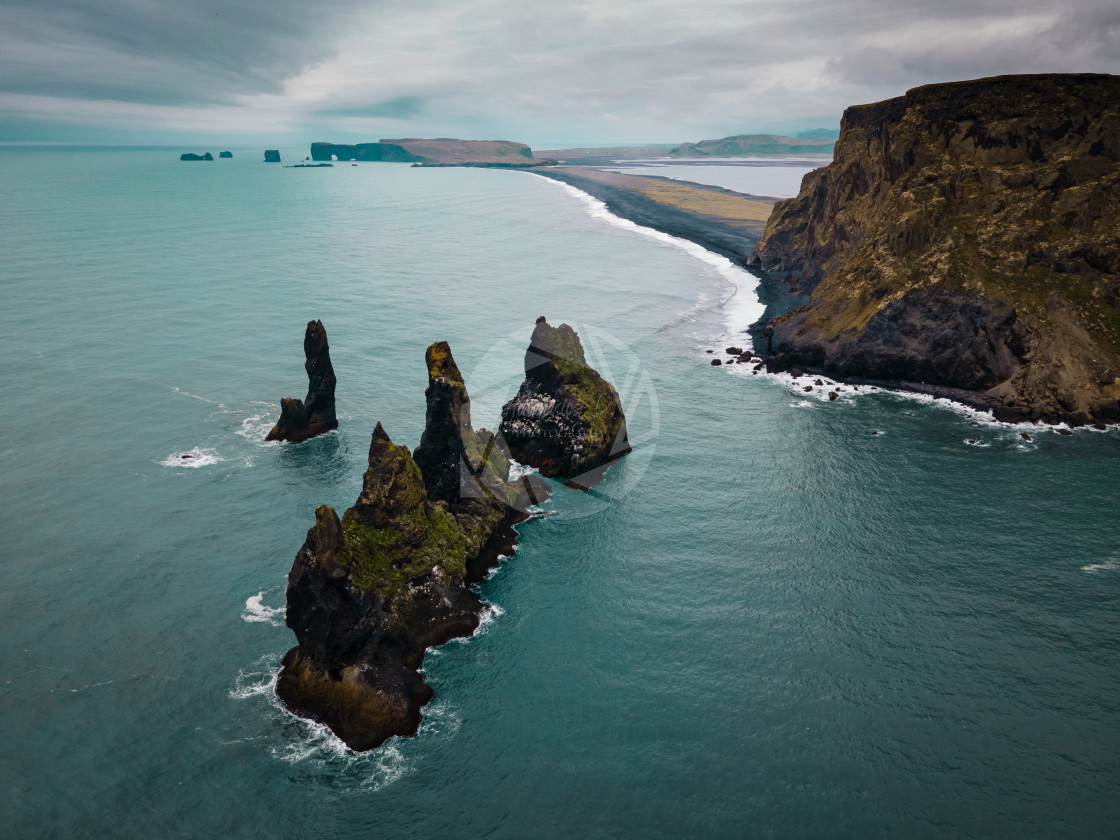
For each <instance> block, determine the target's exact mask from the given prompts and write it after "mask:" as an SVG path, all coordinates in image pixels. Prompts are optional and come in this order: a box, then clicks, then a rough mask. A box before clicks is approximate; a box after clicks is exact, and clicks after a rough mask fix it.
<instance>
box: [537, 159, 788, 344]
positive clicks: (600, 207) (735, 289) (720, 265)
mask: <svg viewBox="0 0 1120 840" xmlns="http://www.w3.org/2000/svg"><path fill="white" fill-rule="evenodd" d="M527 174H529V175H533V176H535V177H537V178H543V179H544V180H545V181H548V182H549V183H551V184H555V185H557V186H559V187H560V188H561V189H563V190H564V191H565V192H566V193H568V195H571V196H573V197H575V198H578V199H579V200H580V201H582V202H583V203H584V205H586V208H587V212H588V215H590V216H591V217H592V218H595V219H602V220H603V221H605V222H606V223H607V224H609V225H612V226H613V227H616V228H621V229H622V230H628V231H631V232H632V233H638V234H641V235H642V236H647V237H649V238H650V239H656V240H657V241H658V242H664V243H666V244H668V245H672V246H674V247H676V248H680V249H681V250H682V251H684V252H685V253H687V254H688V255H689V256H691V257H695V258H696V259H698V260H700V261H701V262H703V263H706V264H707V265H709V266H711V267H712V268H714V269H715V270H716V271H717V272H718V273H719V275H720V276H721V277H723V279H724V280H726V281H727V282H728V283H730V284H731V286H732V290H731V294H730V295H728V296H727V298H726V300H724V301H723V302H722V303H720V305H719V308H720V309H722V310H724V313H725V317H727V319H728V320H729V321H730V320H731V318H732V317H734V319H735V321H737V322H739V323H741V324H742V325H743V326H742V327H741V329H743V330H745V329H746V328H747V327H749V326H750V325H751V324H753V323H755V322H756V321H757V320H759V319H760V318H761V317H762V315H763V313H764V312H765V311H766V307H765V306H764V305H763V304H762V301H761V300H759V298H758V284H759V278H757V277H755V276H754V275H753V274H751V273H750V272H749V271H747V270H746V269H744V268H740V267H739V266H737V265H735V263H733V262H732V261H731V260H730V259H728V258H727V257H725V256H723V254H717V253H715V252H714V251H709V250H708V249H707V248H705V247H704V246H703V245H699V244H697V243H695V242H693V241H692V240H691V239H684V238H682V237H680V236H673V235H672V234H669V233H665V232H663V231H660V230H657V229H656V228H651V227H646V226H644V225H639V224H638V223H637V222H632V221H630V220H629V219H624V218H622V217H621V216H616V215H615V214H614V213H612V212H611V211H610V210H609V209H608V208H607V205H606V202H604V201H602V200H600V199H598V198H596V197H595V196H593V195H591V194H590V193H588V192H584V191H583V190H581V189H579V187H573V186H572V185H571V184H567V183H565V182H563V181H557V180H556V179H554V178H549V177H548V176H546V175H538V174H537V173H536V172H529V173H527ZM746 292H751V293H753V294H750V295H748V294H745V293H746ZM740 293H744V294H740ZM733 301H734V306H729V305H730V304H731V303H732V302H733ZM729 326H730V325H729ZM738 340H739V342H740V343H742V342H744V341H745V342H747V343H749V342H750V337H749V336H747V335H746V334H745V333H744V334H743V336H742V337H741V338H739V339H738Z"/></svg>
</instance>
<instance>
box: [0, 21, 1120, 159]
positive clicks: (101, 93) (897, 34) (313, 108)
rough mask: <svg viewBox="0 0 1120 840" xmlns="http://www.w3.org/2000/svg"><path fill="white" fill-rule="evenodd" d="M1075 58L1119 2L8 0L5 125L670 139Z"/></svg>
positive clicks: (1096, 64) (1105, 63) (1110, 44)
mask: <svg viewBox="0 0 1120 840" xmlns="http://www.w3.org/2000/svg"><path fill="white" fill-rule="evenodd" d="M1074 70H1077V71H1097V72H1118V71H1120V9H1117V8H1115V4H1114V3H1106V2H1101V0H1073V2H1067V3H1065V4H1061V5H1057V4H1054V3H1052V2H1040V0H969V1H968V2H965V1H964V0H927V1H926V2H916V0H897V2H879V1H878V0H876V2H872V0H845V1H844V2H821V0H788V2H784V3H774V2H772V0H765V1H764V0H734V1H733V2H731V1H730V0H728V1H727V2H725V1H724V0H641V2H638V0H614V2H611V3H609V4H606V3H602V2H582V0H581V1H580V2H572V1H571V0H556V2H550V3H547V4H546V3H539V4H532V3H525V2H524V0H460V2H455V3H452V2H447V0H414V2H410V3H409V4H407V5H405V4H381V5H376V4H371V3H370V2H368V0H365V1H363V0H324V2H321V3H319V4H316V5H315V6H314V8H313V10H309V8H308V6H307V4H305V3H302V2H301V3H297V2H294V0H272V2H268V3H265V2H262V0H249V2H241V3H237V4H236V5H231V4H228V3H225V2H218V0H198V2H192V3H190V4H189V5H188V4H186V3H184V2H182V0H180V2H169V0H101V2H97V3H92V2H89V0H55V2H51V4H50V6H49V7H44V6H42V5H41V0H40V3H32V2H29V0H0V121H2V120H3V118H4V116H5V113H6V115H7V116H8V117H9V118H11V116H12V114H13V113H14V111H15V109H17V107H18V109H19V110H20V112H21V114H23V115H24V116H27V115H31V116H27V118H31V117H33V116H34V114H35V113H36V109H37V108H41V109H42V110H43V112H44V113H48V112H49V117H50V118H51V119H56V120H61V119H64V116H60V111H61V110H64V109H60V108H59V106H58V104H57V101H56V102H55V103H54V104H53V105H51V106H50V107H48V105H47V104H45V103H46V102H47V99H48V98H50V97H54V98H56V99H57V98H59V97H61V98H70V99H73V100H87V101H88V100H111V101H112V102H114V103H126V104H127V103H141V104H150V105H160V106H191V107H194V108H199V107H201V108H203V109H205V108H207V107H220V106H227V107H228V106H230V105H231V104H233V105H235V106H236V107H237V108H241V109H242V110H243V113H242V115H241V119H242V123H243V125H242V127H243V128H246V129H247V130H250V129H251V127H252V124H253V119H254V113H257V112H256V111H254V108H258V107H263V106H262V105H260V103H261V102H264V101H265V100H267V106H268V108H269V114H270V118H271V120H272V122H271V123H270V125H273V126H275V125H276V124H277V120H280V121H286V123H285V124H286V125H288V126H289V128H290V130H291V131H292V132H301V131H313V132H315V133H317V134H322V133H324V132H326V133H332V134H334V135H335V136H338V135H340V134H341V135H346V134H350V135H355V136H356V135H364V136H374V135H376V134H377V133H378V132H380V131H384V132H386V133H392V134H398V135H399V134H402V133H416V134H420V133H444V134H452V133H462V134H470V135H472V136H510V137H517V138H519V139H526V140H529V141H530V142H542V141H551V140H555V141H566V140H570V141H579V140H584V139H585V140H612V139H617V140H649V141H656V140H665V141H670V140H680V139H684V138H693V139H696V138H699V137H701V136H712V135H717V136H718V135H719V134H721V133H730V132H733V131H743V130H751V129H764V128H767V127H773V126H777V125H781V124H786V125H796V124H798V123H799V122H800V123H801V124H808V123H811V122H813V121H814V120H820V119H825V118H829V119H832V120H835V118H836V117H838V116H839V114H840V112H841V111H842V110H843V108H844V107H845V106H846V105H848V104H853V103H856V102H866V101H872V100H875V99H881V98H885V97H887V96H893V95H897V94H899V93H902V92H903V91H904V90H906V89H907V88H909V87H913V86H915V85H919V84H925V83H929V82H935V81H948V80H952V79H962V78H974V77H977V76H982V75H994V74H999V73H1017V72H1045V71H1074ZM286 82H288V83H289V84H288V85H287V86H285V83H286ZM5 95H8V96H7V98H6V99H5ZM12 95H15V96H14V97H13V96H12ZM254 97H256V99H254ZM13 103H15V104H13ZM254 103H256V104H254ZM93 110H94V111H96V110H97V109H93ZM119 110H120V108H117V109H116V110H114V109H113V108H109V107H108V106H106V107H105V108H104V111H105V114H106V116H105V117H104V120H105V124H110V123H111V122H112V120H113V119H114V117H113V116H112V114H113V113H116V112H118V111H119ZM160 113H161V114H162V113H163V112H160ZM153 114H155V112H154V111H153ZM278 115H279V116H278ZM95 118H96V117H91V116H89V115H83V116H82V117H80V119H87V120H91V119H95ZM159 118H163V117H157V116H153V119H159ZM233 118H234V116H231V117H230V119H233ZM76 119H78V118H76Z"/></svg>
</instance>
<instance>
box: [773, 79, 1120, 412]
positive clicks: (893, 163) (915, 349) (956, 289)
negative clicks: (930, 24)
mask: <svg viewBox="0 0 1120 840" xmlns="http://www.w3.org/2000/svg"><path fill="white" fill-rule="evenodd" d="M754 259H755V260H756V262H757V263H758V264H760V265H761V266H762V267H763V268H765V269H767V270H772V271H778V272H781V273H783V274H785V273H787V272H788V273H790V275H791V280H792V281H793V282H797V283H800V285H801V287H802V288H804V289H806V290H812V297H811V299H810V301H809V303H808V304H807V305H805V306H803V307H801V308H799V309H796V310H794V311H792V312H789V313H787V314H785V315H783V316H780V317H778V318H776V319H774V320H773V321H772V322H771V324H770V327H769V333H770V349H771V351H772V352H773V353H778V354H781V355H782V356H783V358H784V359H785V360H786V361H785V363H786V364H792V363H797V364H804V365H811V366H814V367H817V368H822V369H824V370H826V371H828V372H829V373H831V374H834V375H839V376H848V377H866V378H873V379H886V380H894V381H902V382H903V383H904V384H907V385H911V386H915V387H919V388H935V389H936V388H945V389H950V390H949V391H947V394H948V395H950V396H955V397H957V398H960V399H964V400H965V401H967V402H971V403H973V404H975V405H978V406H982V407H989V408H991V409H993V411H994V413H995V415H996V416H997V417H998V418H1000V419H1007V420H1016V419H1029V420H1039V419H1041V420H1046V421H1048V422H1059V421H1066V422H1069V423H1072V424H1081V423H1086V422H1089V421H1091V420H1110V421H1113V420H1115V419H1117V418H1118V417H1120V403H1118V400H1120V383H1118V382H1117V377H1116V371H1120V77H1116V76H1103V75H1043V76H1006V77H1000V78H995V79H981V80H977V81H972V82H959V83H954V84H944V85H930V86H927V87H922V88H917V89H915V90H911V91H909V92H908V93H907V94H906V95H905V96H903V97H899V98H897V99H891V100H888V101H886V102H880V103H876V104H874V105H864V106H857V107H853V108H849V109H848V110H847V111H846V112H845V114H844V120H843V124H842V129H841V135H840V139H839V141H838V142H837V146H836V157H835V160H834V162H833V163H832V164H831V165H829V166H827V167H824V168H822V169H818V170H816V171H814V172H812V173H810V174H809V175H807V176H806V177H805V179H804V181H803V183H802V190H801V193H800V195H798V196H797V197H796V198H793V199H790V200H787V201H783V202H781V203H779V204H777V205H775V207H774V212H773V215H772V216H771V218H770V220H769V222H768V223H767V226H766V233H765V236H764V237H763V239H762V241H761V242H760V243H759V245H758V247H757V249H756V250H755V254H754Z"/></svg>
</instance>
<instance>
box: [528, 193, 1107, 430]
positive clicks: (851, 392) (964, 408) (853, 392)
mask: <svg viewBox="0 0 1120 840" xmlns="http://www.w3.org/2000/svg"><path fill="white" fill-rule="evenodd" d="M527 174H529V175H534V176H535V177H537V178H543V179H544V180H546V181H550V182H551V183H553V184H557V185H559V186H560V187H561V188H563V190H564V191H565V192H567V193H568V194H569V195H572V196H574V197H576V198H578V199H579V200H580V201H582V202H583V203H584V204H585V205H586V206H587V212H588V214H589V215H591V216H592V217H593V218H596V219H602V220H603V221H605V222H607V224H610V225H613V226H614V227H617V228H621V229H623V230H629V231H632V232H634V233H640V234H642V235H643V236H648V237H649V238H651V239H656V240H658V241H659V242H665V243H668V244H670V245H675V246H676V247H678V248H680V249H681V250H682V251H685V252H687V253H688V254H690V255H691V256H693V257H696V258H697V259H698V260H701V261H702V262H705V263H707V264H708V265H710V266H713V267H714V268H715V269H716V270H717V271H718V272H719V273H720V275H721V276H722V277H723V278H724V279H726V280H727V281H728V282H729V283H731V284H732V285H733V286H734V287H735V289H734V291H733V292H732V293H731V295H730V296H729V297H728V298H727V300H725V301H723V303H721V304H720V309H723V310H724V323H725V324H726V325H727V332H725V333H723V334H722V335H720V336H718V337H716V338H715V339H714V343H715V344H717V345H718V346H717V347H713V348H710V349H714V350H715V351H716V352H715V353H714V354H712V355H711V356H710V357H709V358H713V359H720V360H721V361H723V362H724V364H723V369H724V370H725V371H728V372H732V371H733V372H735V373H737V374H739V375H740V376H746V377H747V378H752V379H753V378H754V376H753V374H754V370H753V368H754V365H755V364H757V361H756V360H753V359H752V360H751V363H750V364H749V365H736V364H734V362H733V363H732V364H730V365H729V364H727V363H726V356H725V355H723V350H724V349H725V345H726V346H727V347H732V346H734V347H743V348H745V349H750V350H754V345H753V343H752V341H751V337H750V334H749V333H747V332H746V330H747V328H748V327H750V326H751V324H754V323H756V322H758V321H759V320H760V319H761V318H762V316H763V314H764V313H765V311H766V307H765V306H764V305H763V304H762V301H761V300H759V298H758V284H759V282H760V281H759V278H757V277H755V276H754V275H753V274H751V273H750V272H749V271H747V270H746V269H744V268H740V267H739V266H737V265H735V263H733V262H732V261H731V260H729V259H728V258H727V257H725V256H723V255H722V254H717V253H715V252H713V251H709V250H708V249H707V248H705V247H704V246H702V245H699V244H697V243H695V242H693V241H691V240H689V239H683V238H681V237H679V236H672V235H671V234H668V233H663V232H662V231H659V230H656V229H655V228H650V227H645V226H643V225H639V224H637V223H636V222H632V221H630V220H629V219H624V218H622V217H621V216H616V215H615V214H614V213H612V212H611V211H610V210H609V209H608V208H607V205H606V203H605V202H604V201H601V200H600V199H598V198H596V197H595V196H593V195H591V194H590V193H587V192H584V191H583V190H581V189H579V188H578V187H573V186H572V185H571V184H568V183H565V182H564V181H557V180H556V179H554V178H549V177H548V176H546V175H538V174H537V173H536V172H529V173H527ZM744 278H745V279H744ZM747 290H749V291H751V292H753V293H754V294H753V296H751V297H753V299H749V298H748V296H747V295H739V294H738V293H739V292H741V291H747ZM736 298H738V299H739V300H738V301H737V303H736V305H735V306H733V307H730V308H729V307H728V304H730V303H731V302H732V301H733V300H736ZM699 349H709V348H704V347H703V346H700V347H699ZM757 373H758V375H759V377H760V378H762V379H770V380H774V381H777V382H779V383H781V384H782V385H784V386H785V387H786V388H787V389H788V390H789V391H790V393H791V394H793V395H795V396H798V397H801V398H805V397H815V398H816V399H817V400H819V401H821V402H826V403H827V402H832V400H830V399H829V397H828V393H829V391H836V392H837V393H838V394H839V397H838V401H848V400H850V398H851V397H857V396H864V395H866V394H891V395H893V396H896V397H902V398H904V399H907V400H912V401H914V402H919V403H923V404H925V405H936V406H939V407H941V408H948V409H950V410H951V411H954V412H956V413H957V414H960V415H963V416H964V417H966V418H968V419H969V420H971V421H973V422H976V423H980V424H983V425H986V426H994V427H996V428H1004V429H1012V430H1015V431H1025V432H1046V431H1049V432H1056V431H1057V430H1058V429H1067V430H1070V431H1075V432H1076V431H1100V430H1099V429H1093V427H1092V426H1078V427H1075V428H1072V429H1071V428H1070V427H1069V426H1068V425H1067V424H1065V423H1059V424H1058V425H1056V426H1051V425H1048V424H1046V423H1043V422H1041V421H1039V422H1037V423H1033V422H1030V421H1022V422H1017V423H1014V422H1004V421H1002V420H996V419H995V417H994V416H993V415H992V412H991V411H990V410H988V411H984V410H981V409H978V408H974V407H973V406H970V405H967V404H966V403H962V402H959V401H957V400H952V399H949V398H948V397H935V396H932V395H930V394H922V393H919V392H917V391H905V390H901V389H894V388H884V387H881V386H876V385H858V386H856V385H852V384H849V383H846V382H839V381H836V380H834V379H832V378H830V377H828V376H824V375H823V374H813V375H809V374H806V375H805V376H804V377H801V378H797V379H795V378H793V377H792V376H790V375H789V373H767V372H766V368H765V367H762V368H760V369H759V370H758V372H757ZM818 379H819V380H820V381H821V383H822V384H821V385H815V384H814V383H815V381H816V380H818ZM809 386H812V390H811V391H806V390H805V388H806V387H809ZM1108 429H1109V430H1110V431H1112V430H1117V429H1120V423H1115V424H1110V425H1109V426H1108Z"/></svg>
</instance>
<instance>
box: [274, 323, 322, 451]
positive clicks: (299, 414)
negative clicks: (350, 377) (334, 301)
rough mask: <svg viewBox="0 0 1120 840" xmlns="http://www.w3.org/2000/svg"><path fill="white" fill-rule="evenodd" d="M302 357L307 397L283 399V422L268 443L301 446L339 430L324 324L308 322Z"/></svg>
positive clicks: (278, 424) (281, 414) (278, 423)
mask: <svg viewBox="0 0 1120 840" xmlns="http://www.w3.org/2000/svg"><path fill="white" fill-rule="evenodd" d="M303 355H304V357H305V358H306V361H305V362H304V363H303V369H304V370H305V371H307V397H306V398H304V399H302V400H297V399H290V398H284V399H282V400H280V419H279V420H278V421H276V425H275V426H273V427H272V431H270V432H269V433H268V436H267V437H266V438H265V440H286V441H290V442H292V443H299V442H300V441H304V440H307V439H308V438H312V437H315V435H321V434H323V433H324V432H329V431H331V430H332V429H337V428H338V419H337V418H336V417H335V413H334V389H335V384H336V380H335V376H334V367H333V366H332V365H331V352H330V347H329V346H328V345H327V331H326V329H325V328H324V327H323V322H322V321H308V323H307V331H306V332H305V333H304V336H303Z"/></svg>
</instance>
